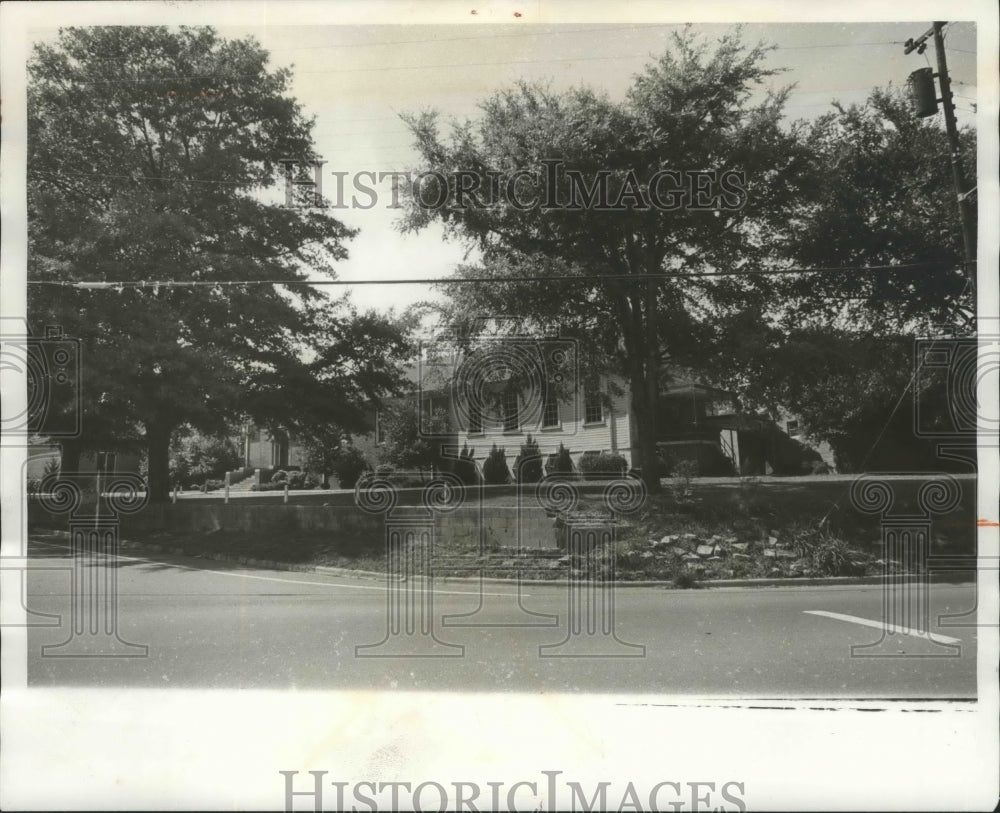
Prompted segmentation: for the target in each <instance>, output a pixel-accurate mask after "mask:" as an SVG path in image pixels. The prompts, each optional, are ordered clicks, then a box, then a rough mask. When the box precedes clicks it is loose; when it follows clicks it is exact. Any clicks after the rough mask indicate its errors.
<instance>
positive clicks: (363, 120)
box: [220, 22, 976, 309]
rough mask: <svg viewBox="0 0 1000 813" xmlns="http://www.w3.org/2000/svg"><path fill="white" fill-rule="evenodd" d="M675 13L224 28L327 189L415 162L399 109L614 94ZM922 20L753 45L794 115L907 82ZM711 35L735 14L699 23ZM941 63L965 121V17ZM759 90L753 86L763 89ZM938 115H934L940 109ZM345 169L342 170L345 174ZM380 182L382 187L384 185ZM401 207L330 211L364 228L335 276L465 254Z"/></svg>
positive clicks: (794, 34)
mask: <svg viewBox="0 0 1000 813" xmlns="http://www.w3.org/2000/svg"><path fill="white" fill-rule="evenodd" d="M681 27H682V26H681V25H679V24H658V25H638V26H637V25H609V24H593V25H581V24H572V23H566V24H559V25H541V24H538V25H530V26H520V25H496V24H491V25H461V26H455V25H421V26H415V25H377V26H316V27H302V26H291V27H286V26H278V25H268V26H267V27H265V28H220V32H221V33H222V34H223V35H225V36H234V37H235V36H245V35H248V34H252V35H253V36H255V37H256V38H257V39H258V40H259V41H260V42H261V44H262V45H263V46H264V47H265V48H266V49H267V50H268V51H269V52H270V54H271V59H272V64H273V65H274V66H288V67H292V69H293V71H294V80H293V84H292V88H291V89H292V93H293V94H294V95H295V97H296V98H297V99H298V100H299V101H300V102H301V103H302V105H303V107H304V109H305V111H306V113H307V114H311V115H315V116H316V125H315V131H314V132H315V140H316V146H317V149H318V152H319V153H320V154H321V155H322V156H323V157H324V159H326V160H327V161H328V162H329V163H328V164H327V165H326V167H325V168H324V169H325V170H326V172H327V174H326V175H325V176H324V177H325V180H324V191H326V192H327V194H330V191H331V189H330V186H331V184H332V178H333V176H332V175H330V174H329V173H330V172H333V171H347V172H349V173H354V172H359V171H363V170H372V171H378V172H389V171H398V170H405V169H407V168H411V167H413V166H415V165H416V163H417V161H416V159H417V153H416V151H415V150H414V149H413V147H412V139H411V138H410V136H409V133H408V131H407V129H406V125H405V124H404V123H403V122H402V121H401V120H400V118H399V114H400V113H404V112H420V111H423V110H427V109H432V110H437V111H439V112H441V113H442V114H443V115H444V116H445V117H457V118H460V119H461V118H466V117H471V118H475V117H476V114H477V103H478V102H479V101H480V100H481V99H483V98H485V97H487V96H488V95H490V94H491V93H493V92H494V91H497V90H502V89H505V88H508V87H510V86H511V84H512V83H513V82H515V81H516V80H518V79H526V80H532V81H534V80H544V81H549V82H551V84H552V86H553V88H554V89H557V90H559V89H565V88H569V87H572V86H577V85H590V86H592V87H594V88H596V89H599V90H602V91H604V92H606V93H607V94H608V95H609V96H610V97H611V98H612V99H622V98H623V97H624V95H625V92H626V90H627V88H628V87H629V85H630V84H631V81H632V77H633V76H634V75H635V74H636V73H637V72H639V71H640V70H641V69H642V68H643V66H644V65H645V64H646V63H648V62H649V61H651V60H652V59H653V58H655V57H656V56H657V55H659V54H660V53H662V51H663V50H664V49H665V48H666V47H668V46H669V43H670V37H671V34H672V32H674V31H676V30H678V29H680V28H681ZM928 27H929V22H928V23H920V22H907V23H790V24H763V23H753V24H747V25H745V26H744V39H745V41H746V42H748V43H756V42H757V41H759V40H763V41H765V42H768V43H771V44H773V45H775V46H777V49H776V50H774V51H773V52H771V53H770V54H769V55H768V57H767V63H768V65H769V66H772V67H780V68H784V69H785V71H784V73H782V74H781V75H780V76H777V77H774V78H772V79H771V80H770V81H769V82H768V83H767V84H768V85H769V86H773V87H778V86H785V85H790V84H794V86H795V88H794V90H793V91H792V94H791V97H790V99H789V102H788V105H787V113H788V116H789V117H790V118H805V119H812V118H815V117H817V116H819V115H821V114H822V113H825V112H827V111H829V110H831V109H832V107H831V103H832V102H833V101H834V100H840V101H841V102H843V103H851V102H859V101H863V100H864V99H865V98H866V97H867V96H868V94H869V93H870V92H871V90H872V89H873V88H875V87H879V86H885V85H889V84H892V85H895V86H905V83H906V78H907V76H908V74H909V73H910V72H911V71H913V70H915V69H917V68H921V67H925V66H927V65H933V64H934V63H933V59H934V49H933V44H932V43H930V47H929V48H928V50H927V51H926V53H925V54H923V55H920V54H917V53H912V54H910V55H904V53H903V43H904V42H905V40H906V39H908V38H910V37H917V36H919V35H921V34H923V33H924V32H925V31H926V30H927V28H928ZM694 28H695V30H696V31H697V32H698V34H699V35H703V36H704V37H705V38H707V39H708V40H709V41H711V40H714V39H717V38H718V37H719V36H720V35H722V34H724V33H725V32H727V31H729V30H731V29H732V26H731V25H722V24H696V25H695V26H694ZM946 35H947V36H946V40H945V45H946V51H947V54H948V63H949V72H950V74H951V76H952V79H953V82H954V88H953V90H954V93H955V94H956V97H957V98H956V105H957V108H958V117H959V122H960V123H969V124H971V123H973V112H972V111H973V110H974V103H975V99H976V86H975V81H976V75H975V67H976V57H975V47H976V30H975V25H974V24H973V23H971V22H965V23H963V22H953V23H951V24H950V25H949V26H948V28H947V29H946ZM763 95H764V89H763V88H762V89H761V91H760V93H759V96H760V97H761V98H762V97H763ZM938 119H939V124H940V126H942V127H943V126H944V125H943V121H942V120H941V119H942V117H941V114H940V113H939V114H938ZM348 177H350V176H348ZM379 188H380V191H383V192H387V191H388V188H387V183H386V184H383V185H381V186H380V187H379ZM398 215H399V211H398V210H396V211H394V210H391V209H389V208H388V207H387V206H386V205H385V203H384V202H383V201H382V200H380V202H379V205H377V206H376V207H375V208H373V209H369V210H360V209H346V210H341V211H339V212H338V216H339V217H341V218H342V219H343V220H344V221H345V222H346V223H347V224H348V225H350V226H353V227H356V228H358V229H360V233H359V235H358V236H357V237H356V238H355V239H354V240H352V241H351V242H350V244H349V246H348V248H349V251H350V257H349V259H348V260H347V261H346V262H343V263H341V264H340V265H339V266H338V275H339V277H340V278H341V279H344V280H351V279H390V278H396V279H398V278H430V277H435V278H436V277H444V276H447V275H448V274H450V273H451V272H452V270H453V269H454V267H455V265H456V264H457V263H460V262H462V261H463V259H464V257H465V254H464V250H465V249H464V246H463V245H462V244H460V243H457V242H452V243H448V242H445V241H444V239H443V236H442V232H441V230H440V228H438V227H437V226H432V227H429V228H427V229H426V230H424V231H422V232H420V233H417V234H405V235H404V234H400V233H399V231H398V229H397V228H396V222H397V219H398ZM351 290H352V291H353V298H354V301H355V302H357V303H358V305H359V306H362V307H375V308H379V309H385V308H387V307H397V308H400V307H405V306H406V305H407V304H410V303H412V302H415V301H417V300H421V299H426V298H428V295H429V293H430V292H429V290H428V288H427V287H426V286H419V285H406V286H402V285H395V286H357V287H354V288H352V289H351Z"/></svg>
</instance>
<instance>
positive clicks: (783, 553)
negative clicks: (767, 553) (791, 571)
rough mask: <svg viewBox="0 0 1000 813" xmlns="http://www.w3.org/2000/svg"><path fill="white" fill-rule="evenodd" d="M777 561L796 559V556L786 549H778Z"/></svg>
mask: <svg viewBox="0 0 1000 813" xmlns="http://www.w3.org/2000/svg"><path fill="white" fill-rule="evenodd" d="M776 553H777V555H778V558H779V559H797V558H798V554H797V553H796V552H795V551H793V550H789V549H788V548H778V549H777V551H776Z"/></svg>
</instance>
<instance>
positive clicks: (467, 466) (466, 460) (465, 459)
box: [453, 443, 479, 486]
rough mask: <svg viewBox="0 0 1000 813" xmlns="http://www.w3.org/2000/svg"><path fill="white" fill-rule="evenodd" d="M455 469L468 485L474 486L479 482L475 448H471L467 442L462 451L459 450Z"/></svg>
mask: <svg viewBox="0 0 1000 813" xmlns="http://www.w3.org/2000/svg"><path fill="white" fill-rule="evenodd" d="M453 471H454V473H455V474H456V475H457V476H458V478H459V479H460V480H461V481H462V482H463V483H465V485H467V486H474V485H476V484H477V483H478V482H479V472H478V471H477V470H476V462H475V457H474V450H473V449H470V448H469V445H468V444H467V443H463V444H462V451H461V452H459V459H458V460H456V461H455V462H454V464H453Z"/></svg>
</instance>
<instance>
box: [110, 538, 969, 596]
mask: <svg viewBox="0 0 1000 813" xmlns="http://www.w3.org/2000/svg"><path fill="white" fill-rule="evenodd" d="M121 547H122V548H123V549H129V550H136V551H138V550H147V551H152V552H154V553H167V554H170V555H172V556H189V557H191V558H192V559H205V560H206V561H216V562H229V563H232V564H240V565H246V566H248V567H266V568H270V569H271V570H287V571H292V572H299V573H320V574H322V575H326V576H345V577H348V578H353V579H365V580H368V581H372V580H383V579H385V577H386V574H385V572H384V571H383V572H376V571H373V570H352V569H351V568H347V567H331V566H328V565H307V564H301V565H297V564H294V563H291V562H279V561H274V560H270V559H253V558H248V557H246V556H227V555H225V554H220V553H212V554H197V553H186V552H184V551H183V550H182V549H181V548H172V547H169V546H166V545H158V544H143V543H136V542H124V541H123V543H122V544H121ZM423 578H425V577H423V576H415V577H414V579H423ZM900 578H901V577H894V582H895V580H896V579H900ZM921 578H922V577H920V576H912V577H909V579H910V580H919V579H921ZM435 581H438V582H442V583H445V584H447V583H449V582H458V583H465V584H469V583H475V582H481V583H483V584H507V585H513V584H518V583H519V582H520V584H522V585H528V586H531V585H537V586H539V587H561V586H565V585H566V584H568V579H503V578H500V577H497V576H483V577H479V576H437V577H435ZM884 582H885V577H884V576H821V577H820V576H810V577H804V576H803V577H788V578H773V577H772V578H763V579H712V580H711V581H699V582H695V583H694V584H695V587H694V588H685V587H677V586H676V585H675V584H674V583H673V582H672V581H645V580H635V581H626V580H621V579H618V580H616V581H615V582H614V585H615V588H616V589H617V588H620V587H660V588H664V589H669V590H689V589H701V590H704V589H710V588H712V587H745V588H751V587H835V586H838V585H840V586H852V585H857V586H862V585H868V586H871V585H881V584H883V583H884ZM970 583H971V581H970Z"/></svg>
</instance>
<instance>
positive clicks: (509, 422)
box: [503, 390, 521, 432]
mask: <svg viewBox="0 0 1000 813" xmlns="http://www.w3.org/2000/svg"><path fill="white" fill-rule="evenodd" d="M520 426H521V421H520V416H519V415H518V414H517V393H516V392H515V391H513V390H508V391H507V392H505V393H504V394H503V431H504V432H516V431H517V430H518V428H519V427H520Z"/></svg>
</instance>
